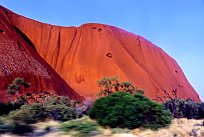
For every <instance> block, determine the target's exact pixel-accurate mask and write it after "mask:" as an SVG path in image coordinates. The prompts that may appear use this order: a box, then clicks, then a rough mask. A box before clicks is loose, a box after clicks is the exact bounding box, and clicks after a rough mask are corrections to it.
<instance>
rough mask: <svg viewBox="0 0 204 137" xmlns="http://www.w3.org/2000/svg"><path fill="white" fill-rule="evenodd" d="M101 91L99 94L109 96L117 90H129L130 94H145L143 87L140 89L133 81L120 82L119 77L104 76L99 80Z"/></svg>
mask: <svg viewBox="0 0 204 137" xmlns="http://www.w3.org/2000/svg"><path fill="white" fill-rule="evenodd" d="M97 84H98V86H99V88H100V92H99V94H98V96H108V95H110V94H111V93H115V92H127V93H130V94H135V93H140V94H144V91H143V90H142V89H138V88H137V87H136V86H134V85H132V83H131V82H129V81H126V82H119V81H118V77H104V78H102V79H101V80H99V81H98V82H97Z"/></svg>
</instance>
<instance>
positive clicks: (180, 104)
mask: <svg viewBox="0 0 204 137" xmlns="http://www.w3.org/2000/svg"><path fill="white" fill-rule="evenodd" d="M164 105H165V108H166V109H167V110H169V111H170V112H171V114H172V116H173V117H175V118H188V119H201V118H204V103H203V102H201V103H196V102H194V101H193V100H192V99H187V100H182V99H179V98H174V99H171V100H167V101H166V102H165V103H164Z"/></svg>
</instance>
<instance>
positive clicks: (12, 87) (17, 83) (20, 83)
mask: <svg viewBox="0 0 204 137" xmlns="http://www.w3.org/2000/svg"><path fill="white" fill-rule="evenodd" d="M30 85H31V84H30V83H27V82H25V81H24V79H23V78H20V77H17V78H15V79H14V80H13V82H12V83H11V84H9V85H8V89H7V90H8V93H9V94H11V95H16V96H17V97H19V94H20V93H21V92H22V87H24V88H29V87H30Z"/></svg>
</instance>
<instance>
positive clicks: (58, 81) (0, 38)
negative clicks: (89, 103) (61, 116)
mask: <svg viewBox="0 0 204 137" xmlns="http://www.w3.org/2000/svg"><path fill="white" fill-rule="evenodd" d="M8 14H10V12H8V11H7V10H6V9H4V8H3V7H0V29H1V30H2V33H0V81H1V82H0V89H1V90H0V101H6V100H7V99H8V98H9V95H8V93H7V91H6V89H7V86H8V84H10V83H12V81H13V80H14V79H15V78H16V77H22V78H24V80H25V81H26V82H29V83H31V87H30V88H28V89H25V90H23V91H22V94H25V93H27V92H44V91H49V92H51V93H53V92H54V93H56V94H59V95H66V96H69V97H70V98H71V99H77V100H81V99H83V98H82V97H80V96H79V95H78V94H77V93H76V92H74V91H73V89H72V88H71V87H69V86H68V85H67V83H66V82H65V81H64V80H63V79H62V78H61V77H60V76H59V75H58V74H57V73H56V72H55V70H54V69H52V67H50V65H49V64H47V62H46V61H45V60H44V59H43V58H42V57H40V55H39V54H38V53H37V52H36V50H35V46H34V44H33V42H31V41H30V39H29V38H28V37H27V36H26V35H25V34H24V33H23V32H22V31H21V30H20V29H18V27H16V26H15V25H14V24H13V23H12V22H11V19H10V18H9V17H8ZM56 57H57V56H56ZM54 59H55V58H54ZM55 60H56V59H55Z"/></svg>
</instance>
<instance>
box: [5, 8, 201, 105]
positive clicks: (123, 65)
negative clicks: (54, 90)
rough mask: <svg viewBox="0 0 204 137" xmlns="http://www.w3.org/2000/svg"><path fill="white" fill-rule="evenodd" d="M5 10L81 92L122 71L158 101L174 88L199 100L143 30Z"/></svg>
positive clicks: (89, 94)
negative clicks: (71, 23) (60, 21)
mask: <svg viewBox="0 0 204 137" xmlns="http://www.w3.org/2000/svg"><path fill="white" fill-rule="evenodd" d="M1 9H2V7H1ZM5 12H7V15H6V17H7V18H8V20H9V22H10V24H12V25H14V26H15V27H16V28H17V29H19V30H20V31H21V32H22V33H23V34H24V35H26V37H27V38H28V39H29V40H30V41H31V42H32V43H33V45H34V47H35V49H36V50H37V52H38V53H39V55H40V56H41V57H42V58H43V59H44V60H45V61H46V62H47V63H48V64H49V65H50V66H52V68H53V69H54V70H55V71H56V72H57V73H58V74H59V75H60V76H61V77H62V78H63V79H64V80H65V81H66V82H67V83H68V84H69V85H70V86H71V87H72V88H73V89H74V90H75V91H77V92H78V93H79V94H80V95H82V96H85V97H95V96H96V94H97V93H98V92H99V89H98V87H97V85H96V82H97V80H99V79H101V78H102V77H105V76H118V77H119V78H120V80H121V81H131V82H132V83H133V84H134V85H136V86H138V87H139V88H142V89H144V90H145V95H146V96H148V97H150V98H152V99H155V100H157V101H161V100H160V99H162V100H165V99H167V98H165V96H166V95H167V94H169V95H170V96H172V97H173V96H174V95H173V92H172V91H173V90H176V91H177V96H178V97H180V98H182V99H187V98H192V99H193V100H195V101H200V98H199V96H198V94H197V93H196V91H195V90H194V88H193V87H192V86H191V85H190V83H189V82H188V80H187V79H186V77H185V75H184V73H183V72H182V70H181V68H180V67H179V65H178V64H177V63H176V61H175V60H174V59H173V58H171V57H170V56H169V55H167V54H166V53H165V52H164V51H163V50H162V49H161V48H159V47H157V46H156V45H154V44H153V43H151V42H149V41H148V40H146V39H145V38H143V37H141V36H138V35H135V34H133V33H130V32H127V31H125V30H122V29H119V28H116V27H113V26H109V25H104V24H85V25H82V26H80V27H60V26H54V25H49V24H45V23H41V22H38V21H35V20H32V19H28V18H26V17H23V16H20V15H17V14H15V13H13V12H11V11H9V10H6V11H5Z"/></svg>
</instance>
